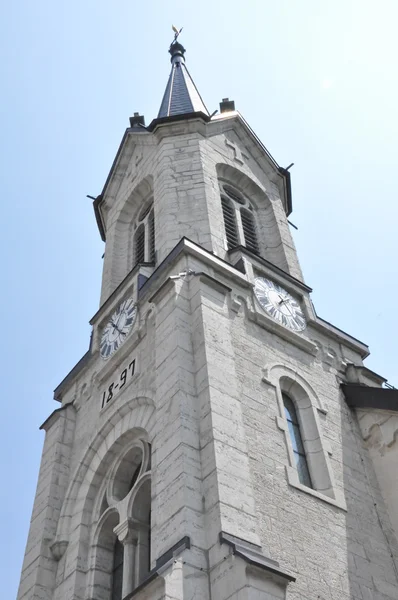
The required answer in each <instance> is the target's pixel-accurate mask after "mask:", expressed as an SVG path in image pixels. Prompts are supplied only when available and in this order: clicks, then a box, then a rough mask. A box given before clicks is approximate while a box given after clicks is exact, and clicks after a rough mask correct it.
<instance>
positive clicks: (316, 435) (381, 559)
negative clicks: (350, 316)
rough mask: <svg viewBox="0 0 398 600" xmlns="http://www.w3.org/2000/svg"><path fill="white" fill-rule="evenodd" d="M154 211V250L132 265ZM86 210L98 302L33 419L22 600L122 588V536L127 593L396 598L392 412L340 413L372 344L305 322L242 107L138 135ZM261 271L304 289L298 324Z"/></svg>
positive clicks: (282, 191)
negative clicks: (73, 357) (278, 314)
mask: <svg viewBox="0 0 398 600" xmlns="http://www.w3.org/2000/svg"><path fill="white" fill-rule="evenodd" d="M223 185H226V186H230V187H229V189H232V190H235V191H236V193H237V194H241V195H242V198H244V199H245V200H244V201H245V202H246V201H247V202H250V210H251V211H252V214H253V222H254V223H255V231H256V234H257V237H258V247H259V248H258V250H259V251H258V255H256V253H254V252H252V251H250V250H248V249H247V248H245V244H244V243H241V244H239V246H238V247H236V248H235V249H231V248H229V249H228V247H227V238H226V228H225V223H224V215H223V210H222V206H221V197H220V193H221V191H222V189H223V188H222V186H223ZM238 198H239V196H238ZM237 202H238V201H237ZM152 208H153V210H154V223H155V250H156V253H155V259H154V260H153V261H151V262H146V261H145V262H146V264H144V265H135V264H134V256H135V254H134V252H135V250H134V243H133V240H134V236H135V232H136V229H137V227H139V226H140V225H139V224H140V223H141V222H142V220H143V219H144V218H145V215H147V214H148V212H147V210H149V209H150V210H152ZM98 210H99V214H100V218H101V219H102V224H103V227H104V230H105V233H106V252H105V260H104V271H103V284H102V292H101V302H100V308H99V310H98V311H97V312H96V314H95V315H94V317H93V318H92V320H91V324H92V327H93V334H92V342H91V346H90V350H89V352H88V353H87V355H86V356H85V357H84V360H82V361H81V362H80V363H78V365H77V366H76V368H75V369H73V370H72V371H71V373H70V374H69V375H68V376H67V377H66V378H65V379H64V381H63V382H61V384H60V385H59V386H58V388H57V390H56V394H55V395H56V399H57V400H58V401H60V402H61V408H60V409H57V410H56V411H54V413H53V414H52V415H51V416H50V417H49V419H48V420H47V421H46V422H45V424H44V425H43V429H44V430H45V432H46V438H45V443H44V450H43V457H42V463H41V468H40V474H39V482H38V488H37V493H36V498H35V502H34V507H33V514H32V521H31V527H30V532H29V537H28V543H27V549H26V555H25V560H24V565H23V571H22V577H21V584H20V588H19V592H18V600H116V599H118V600H120V595H119V596H118V595H117V593H116V591H115V581H117V573H116V571H115V569H114V554H115V552H116V550H117V549H118V552H119V551H120V547H122V550H121V551H122V555H123V557H124V569H123V575H122V579H121V580H120V586H121V589H122V590H123V592H122V595H123V599H124V600H127V599H130V598H137V599H138V600H144V599H145V600H165V599H167V600H194V599H195V600H211V599H213V600H276V599H280V600H281V599H287V600H397V598H398V578H397V574H398V569H397V556H398V554H397V549H398V545H397V538H396V530H395V531H394V527H395V528H396V527H397V514H396V505H397V502H396V498H397V484H396V477H395V471H393V472H392V473H391V474H390V471H392V470H393V468H394V465H395V463H394V460H395V458H396V456H397V436H396V428H397V423H396V418H395V416H394V415H393V414H391V415H390V414H388V415H386V413H385V412H384V413H382V414H380V413H379V412H377V411H373V412H372V413H371V414H370V413H369V412H367V411H365V412H363V413H360V412H358V413H357V412H355V411H354V410H351V409H350V408H349V407H348V405H347V404H346V402H345V399H344V396H343V393H342V391H341V385H342V383H344V382H346V381H347V373H349V371H350V369H351V370H352V369H354V370H355V368H361V367H362V365H363V360H364V358H366V356H367V355H368V348H367V346H366V345H365V344H363V343H362V342H360V341H358V340H356V339H355V338H352V337H351V336H350V335H349V334H346V333H344V332H342V331H341V330H339V329H337V328H336V327H334V326H333V325H331V324H329V323H327V322H326V321H323V320H322V319H320V318H319V317H318V316H317V315H316V313H315V310H314V307H313V305H312V302H311V300H310V296H309V294H310V288H308V286H307V285H305V284H304V282H303V277H302V273H301V270H300V266H299V262H298V258H297V255H296V251H295V248H294V244H293V241H292V238H291V235H290V232H289V227H288V223H287V212H288V201H287V196H286V182H285V180H284V178H283V175H281V172H280V170H279V169H278V166H277V165H276V163H275V161H273V159H271V157H270V156H269V154H268V153H267V152H266V150H265V149H264V148H263V146H262V145H261V143H260V142H259V141H258V140H257V138H255V136H254V135H253V133H252V132H251V130H250V129H249V128H248V127H247V125H246V124H245V122H244V121H243V119H242V118H241V117H240V115H239V114H238V113H235V112H230V113H228V112H227V113H222V115H221V116H220V117H218V118H213V119H211V120H210V121H208V122H206V120H203V119H200V118H198V117H194V118H192V119H187V120H186V121H179V122H174V121H171V122H164V123H159V124H158V125H157V126H156V127H154V129H153V131H152V132H148V131H145V130H144V131H142V132H141V133H136V132H135V131H134V130H133V129H132V130H128V132H127V134H126V136H125V138H124V141H123V143H122V146H121V149H120V152H119V154H118V157H117V160H116V162H115V165H114V167H113V169H112V171H111V174H110V177H109V179H108V183H107V185H106V186H105V189H104V193H103V197H102V200H101V202H100V203H99V207H98ZM236 213H237V214H236V216H235V218H236V219H239V207H238V208H237V209H236ZM143 215H144V216H143ZM140 219H141V221H140ZM241 229H242V227H241ZM146 233H147V234H148V235H150V232H149V231H146ZM240 241H241V242H245V239H243V240H240ZM256 277H264V278H268V279H270V280H272V281H273V282H275V284H278V285H280V286H282V288H283V289H285V290H286V291H287V292H289V294H291V295H292V296H293V297H294V299H295V300H296V302H297V304H298V305H299V306H300V307H301V310H302V311H303V315H304V317H305V320H306V327H305V329H304V330H302V331H293V330H291V329H289V328H288V327H286V326H284V325H283V324H282V323H279V322H277V320H276V319H275V318H272V317H271V316H270V315H269V314H267V313H266V311H265V310H263V308H262V307H261V306H260V304H259V302H258V301H257V299H256V297H255V294H254V289H253V288H254V279H255V278H256ZM129 298H130V299H132V301H133V304H134V305H135V308H136V313H135V317H134V322H133V324H132V326H131V329H130V330H128V332H127V333H126V334H124V336H123V340H122V343H121V344H120V347H119V348H118V349H117V350H116V351H115V352H113V353H112V354H110V356H109V357H107V358H106V359H104V358H102V357H101V347H103V346H102V342H101V340H102V336H103V333H104V331H105V328H106V326H107V325H108V327H110V328H111V331H112V327H113V332H112V335H114V334H115V329H117V328H118V327H119V326H120V327H123V325H121V322H120V321H119V320H117V318H116V323H115V322H113V321H112V322H111V323H110V319H111V316H112V315H114V314H115V311H116V310H117V309H118V307H119V306H120V305H121V303H122V302H123V301H124V300H126V299H129ZM117 314H118V313H117ZM111 337H112V336H111ZM365 385H366V383H365ZM286 394H287V395H289V397H291V399H292V401H294V403H295V407H296V411H297V427H299V428H300V431H301V438H300V439H301V444H302V450H300V451H301V454H302V455H303V456H304V457H305V460H306V464H307V466H308V470H309V473H310V476H311V485H308V482H307V483H303V479H302V477H301V473H300V472H299V469H298V468H297V462H296V460H297V452H296V450H297V448H296V447H295V445H294V444H295V440H294V439H293V438H292V434H291V424H290V423H289V422H288V420H287V418H286V412H285V406H284V396H285V395H286ZM120 545H121V546H120ZM115 573H116V574H115Z"/></svg>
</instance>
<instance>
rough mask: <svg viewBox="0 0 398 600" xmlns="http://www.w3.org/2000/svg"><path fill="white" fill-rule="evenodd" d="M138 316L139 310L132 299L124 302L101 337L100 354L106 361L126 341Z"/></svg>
mask: <svg viewBox="0 0 398 600" xmlns="http://www.w3.org/2000/svg"><path fill="white" fill-rule="evenodd" d="M136 316H137V308H136V306H135V304H134V301H133V299H132V298H128V299H127V300H124V301H123V302H122V303H121V304H120V305H119V306H118V307H117V309H116V310H115V312H114V313H113V315H112V316H111V318H110V319H109V321H108V323H107V325H106V327H105V329H104V331H103V333H102V337H101V346H100V352H101V356H102V358H103V359H104V360H106V359H107V358H109V357H110V356H112V354H113V353H114V352H116V350H117V349H118V348H119V346H121V345H122V344H123V342H124V341H125V340H126V338H127V336H128V334H129V332H130V330H131V328H132V326H133V325H134V321H135V318H136Z"/></svg>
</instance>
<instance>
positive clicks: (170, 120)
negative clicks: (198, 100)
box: [147, 111, 210, 132]
mask: <svg viewBox="0 0 398 600" xmlns="http://www.w3.org/2000/svg"><path fill="white" fill-rule="evenodd" d="M188 119H202V120H203V121H204V122H205V123H208V122H209V121H210V117H209V115H206V113H204V112H202V111H199V112H190V113H182V114H180V115H171V116H170V117H160V118H158V119H153V121H152V122H151V123H150V124H149V125H148V127H147V131H150V132H152V131H153V130H154V129H156V127H157V126H158V125H164V124H165V123H174V122H178V121H187V120H188Z"/></svg>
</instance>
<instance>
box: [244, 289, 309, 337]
mask: <svg viewBox="0 0 398 600" xmlns="http://www.w3.org/2000/svg"><path fill="white" fill-rule="evenodd" d="M254 294H255V296H256V298H257V300H258V303H259V304H260V306H261V308H262V309H263V310H265V312H266V313H268V314H269V315H270V317H272V318H273V319H275V321H278V323H280V324H281V325H284V326H285V327H288V328H289V329H292V330H293V331H303V329H305V328H306V325H307V323H306V320H305V317H304V313H303V311H302V310H301V307H300V305H299V303H298V302H297V300H296V299H295V298H294V297H293V296H292V295H291V294H289V292H287V291H286V290H285V289H283V287H281V286H280V285H278V284H277V283H275V282H274V281H271V280H270V279H265V278H264V277H256V279H255V280H254Z"/></svg>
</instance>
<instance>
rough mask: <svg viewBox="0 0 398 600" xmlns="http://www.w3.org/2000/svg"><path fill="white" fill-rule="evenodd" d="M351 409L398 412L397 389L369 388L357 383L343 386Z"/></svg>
mask: <svg viewBox="0 0 398 600" xmlns="http://www.w3.org/2000/svg"><path fill="white" fill-rule="evenodd" d="M341 388H342V390H343V392H344V396H345V398H346V401H347V404H348V406H350V407H351V408H374V409H380V410H393V411H396V412H398V390H397V389H395V388H390V389H388V388H381V387H370V386H369V387H368V386H366V385H361V384H356V383H346V384H342V386H341Z"/></svg>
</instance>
